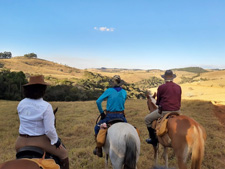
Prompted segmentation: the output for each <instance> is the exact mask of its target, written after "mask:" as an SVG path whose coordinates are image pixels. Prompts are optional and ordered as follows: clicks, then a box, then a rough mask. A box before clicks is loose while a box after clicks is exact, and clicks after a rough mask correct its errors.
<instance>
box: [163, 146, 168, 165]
mask: <svg viewBox="0 0 225 169" xmlns="http://www.w3.org/2000/svg"><path fill="white" fill-rule="evenodd" d="M163 159H164V160H165V162H166V168H168V148H167V147H164V151H163Z"/></svg>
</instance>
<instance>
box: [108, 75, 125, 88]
mask: <svg viewBox="0 0 225 169" xmlns="http://www.w3.org/2000/svg"><path fill="white" fill-rule="evenodd" d="M124 83H125V82H124V81H123V80H121V78H120V76H119V75H115V76H113V78H112V79H111V80H110V84H111V85H112V86H122V85H123V84H124Z"/></svg>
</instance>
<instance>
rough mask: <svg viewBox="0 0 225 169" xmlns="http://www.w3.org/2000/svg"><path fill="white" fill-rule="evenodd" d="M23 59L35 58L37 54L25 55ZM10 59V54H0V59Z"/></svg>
mask: <svg viewBox="0 0 225 169" xmlns="http://www.w3.org/2000/svg"><path fill="white" fill-rule="evenodd" d="M24 57H27V58H37V54H35V53H28V54H25V55H24ZM11 58H12V53H11V52H6V51H5V52H0V59H11Z"/></svg>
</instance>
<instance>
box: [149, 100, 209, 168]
mask: <svg viewBox="0 0 225 169" xmlns="http://www.w3.org/2000/svg"><path fill="white" fill-rule="evenodd" d="M147 105H148V108H149V110H150V113H151V112H152V111H154V110H156V109H157V106H156V105H155V100H154V98H151V99H148V101H147ZM167 129H168V132H167V133H166V134H165V135H163V136H158V140H159V143H160V144H161V145H162V146H163V147H164V152H163V157H164V159H165V161H166V167H168V153H167V149H168V147H171V148H172V149H173V150H174V153H175V155H176V157H177V162H178V167H179V169H187V164H186V162H187V158H188V155H189V154H190V153H192V156H191V161H192V163H191V169H200V168H201V163H202V160H203V156H204V145H205V140H206V132H205V129H204V128H203V127H202V126H201V125H200V124H199V123H198V122H196V121H195V120H193V119H192V118H190V117H187V116H184V115H179V116H175V117H173V118H169V119H168V123H167ZM153 148H154V159H155V165H157V159H158V146H156V147H154V146H153Z"/></svg>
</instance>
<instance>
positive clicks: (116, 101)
mask: <svg viewBox="0 0 225 169" xmlns="http://www.w3.org/2000/svg"><path fill="white" fill-rule="evenodd" d="M126 98H127V92H126V91H125V90H124V89H122V88H121V87H114V88H108V89H107V90H106V91H105V92H104V93H103V94H102V95H101V96H100V97H99V98H98V100H97V101H96V103H97V106H98V110H99V112H100V113H103V112H104V111H103V109H102V101H103V100H105V99H107V106H106V110H107V111H110V112H116V111H123V110H124V108H125V107H124V104H125V101H126Z"/></svg>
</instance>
